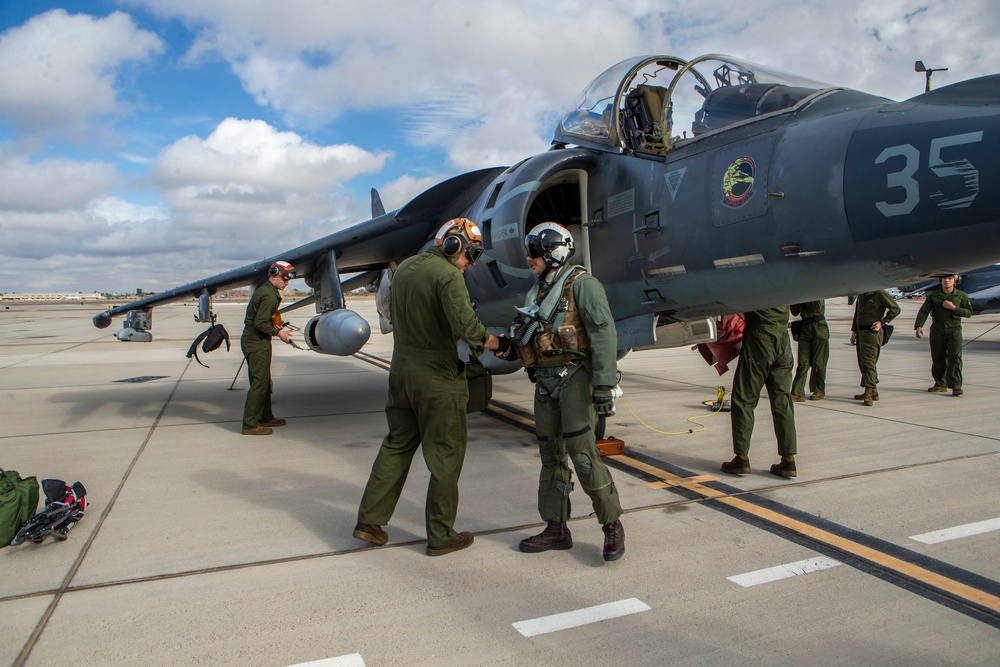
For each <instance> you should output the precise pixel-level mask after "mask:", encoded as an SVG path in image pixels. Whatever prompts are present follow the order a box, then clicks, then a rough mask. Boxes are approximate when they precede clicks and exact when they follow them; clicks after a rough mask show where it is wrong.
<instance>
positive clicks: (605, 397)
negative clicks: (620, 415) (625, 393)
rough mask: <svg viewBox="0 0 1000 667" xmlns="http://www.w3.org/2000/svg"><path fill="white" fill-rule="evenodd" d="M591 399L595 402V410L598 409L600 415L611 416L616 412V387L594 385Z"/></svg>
mask: <svg viewBox="0 0 1000 667" xmlns="http://www.w3.org/2000/svg"><path fill="white" fill-rule="evenodd" d="M591 400H592V401H593V402H594V410H596V411H597V414H598V416H600V415H604V416H606V417H611V416H612V415H614V414H615V395H614V387H609V386H607V385H603V384H602V385H597V386H596V387H594V392H593V394H592V395H591Z"/></svg>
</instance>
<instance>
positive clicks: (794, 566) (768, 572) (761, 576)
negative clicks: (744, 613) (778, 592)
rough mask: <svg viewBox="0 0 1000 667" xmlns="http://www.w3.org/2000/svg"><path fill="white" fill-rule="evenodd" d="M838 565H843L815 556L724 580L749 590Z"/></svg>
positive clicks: (836, 561) (830, 559)
mask: <svg viewBox="0 0 1000 667" xmlns="http://www.w3.org/2000/svg"><path fill="white" fill-rule="evenodd" d="M838 565H843V563H841V562H840V561H838V560H833V559H832V558H827V557H825V556H817V557H815V558H809V559H806V560H800V561H796V562H795V563H786V564H785V565H775V566H774V567H768V568H765V569H763V570H755V571H753V572H746V573H744V574H737V575H734V576H732V577H726V579H728V580H729V581H731V582H733V583H734V584H739V585H740V586H742V587H743V588H750V587H751V586H757V585H759V584H769V583H771V582H772V581H780V580H781V579H787V578H789V577H797V576H799V575H803V574H809V573H811V572H819V571H821V570H828V569H830V568H831V567H836V566H838Z"/></svg>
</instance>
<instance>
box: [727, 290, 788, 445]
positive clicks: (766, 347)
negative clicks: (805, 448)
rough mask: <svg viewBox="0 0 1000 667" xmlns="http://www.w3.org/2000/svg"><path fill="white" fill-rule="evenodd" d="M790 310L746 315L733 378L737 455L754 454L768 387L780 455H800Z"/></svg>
mask: <svg viewBox="0 0 1000 667" xmlns="http://www.w3.org/2000/svg"><path fill="white" fill-rule="evenodd" d="M788 313H789V308H788V306H780V307H776V308H765V309H764V310H757V311H754V312H750V313H746V314H745V316H744V317H745V318H746V326H745V328H744V329H743V347H742V348H741V349H740V359H739V362H737V364H736V374H735V375H734V377H733V395H732V400H731V406H732V408H731V416H732V425H733V453H734V454H739V455H740V456H749V454H750V436H751V435H752V434H753V425H754V410H755V409H756V407H757V402H758V401H759V400H760V391H761V389H762V388H763V387H765V386H766V387H767V398H768V400H769V401H770V403H771V420H772V421H773V422H774V437H775V438H777V440H778V453H779V454H782V455H793V454H796V453H797V451H798V441H797V440H796V435H795V412H794V410H793V408H792V397H791V394H790V393H789V389H791V386H792V366H793V365H794V361H795V360H794V357H793V356H792V343H791V337H790V336H789V335H788Z"/></svg>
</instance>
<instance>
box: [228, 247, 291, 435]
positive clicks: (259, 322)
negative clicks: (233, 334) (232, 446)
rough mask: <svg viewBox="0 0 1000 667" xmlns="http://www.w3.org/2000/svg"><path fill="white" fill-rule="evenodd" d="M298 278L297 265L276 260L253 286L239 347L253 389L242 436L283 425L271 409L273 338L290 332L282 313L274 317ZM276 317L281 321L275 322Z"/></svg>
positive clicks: (288, 337)
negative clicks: (283, 324) (261, 281)
mask: <svg viewBox="0 0 1000 667" xmlns="http://www.w3.org/2000/svg"><path fill="white" fill-rule="evenodd" d="M294 277H295V267H294V266H292V265H291V264H289V263H288V262H274V263H272V264H271V266H269V267H268V269H267V280H266V281H265V282H264V284H263V285H260V286H259V287H257V288H256V289H254V291H253V294H252V295H250V303H248V304H247V314H246V317H245V318H244V320H243V335H242V336H240V349H241V350H243V356H244V357H246V360H247V374H248V375H249V376H250V391H248V392H247V401H246V404H245V405H244V407H243V435H270V434H271V432H272V431H271V427H272V426H284V425H285V420H284V419H275V417H274V413H273V412H271V392H272V386H271V339H272V338H273V337H275V336H277V337H278V338H280V339H281V342H283V343H287V342H289V341H290V340H291V339H292V338H291V334H289V333H288V332H287V331H285V330H283V329H282V327H281V325H280V321H281V316H280V315H279V316H278V317H277V318H274V315H275V313H278V309H279V307H280V306H281V293H280V291H279V290H283V289H285V288H286V287H288V282H289V281H290V280H291V279H292V278H294ZM275 319H276V320H277V321H278V322H279V324H275V323H274V322H275Z"/></svg>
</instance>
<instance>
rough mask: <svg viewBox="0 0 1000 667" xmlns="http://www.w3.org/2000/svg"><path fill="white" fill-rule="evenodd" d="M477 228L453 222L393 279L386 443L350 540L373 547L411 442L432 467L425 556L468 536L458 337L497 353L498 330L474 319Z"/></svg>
mask: <svg viewBox="0 0 1000 667" xmlns="http://www.w3.org/2000/svg"><path fill="white" fill-rule="evenodd" d="M482 241H483V238H482V234H481V232H480V231H479V227H478V226H477V225H476V224H475V223H473V222H472V221H471V220H467V219H465V218H455V219H454V220H449V221H448V222H447V223H445V224H444V226H443V227H442V228H441V230H440V231H439V232H438V234H437V237H436V240H435V245H434V246H432V247H430V248H428V249H427V250H426V251H424V252H423V253H421V254H419V255H416V256H414V257H410V258H409V259H407V260H405V261H404V262H403V263H402V264H400V265H399V268H398V269H396V272H395V274H394V275H393V280H392V305H391V313H392V341H393V348H392V362H391V364H390V366H389V397H388V399H387V400H386V406H385V416H386V420H387V421H388V422H389V434H388V435H387V436H385V439H384V440H383V441H382V446H381V447H380V448H379V451H378V454H377V455H376V457H375V462H374V463H373V464H372V470H371V475H370V476H369V478H368V484H367V485H366V486H365V492H364V495H363V496H362V498H361V505H360V507H359V508H358V523H357V525H356V526H355V527H354V537H355V538H357V539H359V540H363V541H365V542H370V543H372V544H375V545H382V544H385V543H386V542H387V541H388V539H389V535H388V534H387V533H386V531H385V530H383V529H382V526H383V525H385V524H387V523H388V522H389V519H390V518H391V517H392V514H393V512H394V511H395V509H396V503H397V502H398V501H399V496H400V494H401V493H402V492H403V484H404V483H405V482H406V477H407V474H408V473H409V471H410V464H411V463H412V462H413V456H414V454H416V452H417V448H418V447H419V448H422V449H423V455H424V463H426V464H427V469H428V470H429V471H430V482H429V483H428V486H427V501H426V506H425V508H424V515H425V521H426V528H427V555H428V556H443V555H445V554H449V553H451V552H453V551H458V550H460V549H465V548H466V547H468V546H470V545H471V544H472V542H473V535H472V533H469V532H461V533H459V532H456V531H455V519H456V516H457V514H458V478H459V476H460V475H461V473H462V465H463V463H464V462H465V450H466V445H467V442H468V433H467V431H466V419H465V417H466V414H465V409H466V404H467V403H468V400H469V386H468V381H467V379H466V374H465V364H464V363H463V362H462V360H461V359H459V358H458V348H457V345H456V341H457V340H458V339H461V340H463V341H465V342H466V343H467V344H468V345H469V347H470V348H471V349H472V351H473V353H474V354H476V355H477V356H478V355H480V354H482V352H483V348H484V347H485V348H486V349H488V350H495V349H496V347H497V344H498V339H497V337H496V336H493V335H491V334H490V332H489V331H488V330H487V329H486V326H485V325H483V323H482V322H481V321H480V320H479V318H478V317H476V313H475V311H473V309H472V302H471V301H470V299H469V290H468V288H467V287H466V285H465V280H464V279H463V277H462V274H464V273H465V269H466V268H467V267H469V266H471V265H472V264H475V262H476V260H477V259H479V257H480V256H481V255H482V254H483V245H482Z"/></svg>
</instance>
